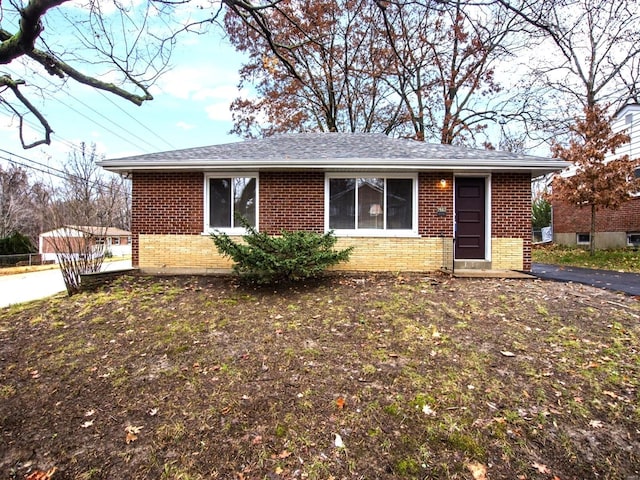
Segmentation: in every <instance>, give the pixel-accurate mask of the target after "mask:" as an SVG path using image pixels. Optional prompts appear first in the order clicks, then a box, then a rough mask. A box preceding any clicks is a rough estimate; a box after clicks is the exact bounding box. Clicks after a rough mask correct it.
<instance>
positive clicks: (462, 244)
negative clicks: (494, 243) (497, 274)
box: [455, 177, 485, 260]
mask: <svg viewBox="0 0 640 480" xmlns="http://www.w3.org/2000/svg"><path fill="white" fill-rule="evenodd" d="M455 184H456V198H455V202H456V258H457V259H468V260H472V259H484V258H485V179H484V178H475V177H456V179H455Z"/></svg>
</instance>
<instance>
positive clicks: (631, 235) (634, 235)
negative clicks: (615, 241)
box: [627, 232, 640, 247]
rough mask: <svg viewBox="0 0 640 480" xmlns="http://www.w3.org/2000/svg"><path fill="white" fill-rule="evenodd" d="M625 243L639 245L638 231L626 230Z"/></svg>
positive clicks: (639, 233)
mask: <svg viewBox="0 0 640 480" xmlns="http://www.w3.org/2000/svg"><path fill="white" fill-rule="evenodd" d="M627 245H628V246H630V247H638V246H640V232H628V233H627Z"/></svg>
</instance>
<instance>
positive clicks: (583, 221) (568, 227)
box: [553, 198, 640, 233]
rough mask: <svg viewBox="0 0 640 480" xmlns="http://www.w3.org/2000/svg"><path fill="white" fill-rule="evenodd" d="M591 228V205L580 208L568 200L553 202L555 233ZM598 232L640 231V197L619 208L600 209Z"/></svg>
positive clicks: (585, 230) (576, 231)
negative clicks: (567, 201)
mask: <svg viewBox="0 0 640 480" xmlns="http://www.w3.org/2000/svg"><path fill="white" fill-rule="evenodd" d="M590 230H591V207H589V206H586V207H583V208H579V207H577V206H575V205H570V204H568V203H566V202H558V201H554V202H553V231H554V232H555V233H578V232H582V233H586V232H589V231H590ZM596 232H640V198H633V199H631V200H629V201H628V202H625V203H624V204H623V205H622V207H621V208H620V209H619V210H615V211H614V210H610V209H607V208H605V209H601V210H598V211H597V213H596Z"/></svg>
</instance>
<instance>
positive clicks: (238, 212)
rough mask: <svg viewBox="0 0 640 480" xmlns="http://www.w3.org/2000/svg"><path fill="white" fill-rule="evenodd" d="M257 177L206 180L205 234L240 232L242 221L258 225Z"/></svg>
mask: <svg viewBox="0 0 640 480" xmlns="http://www.w3.org/2000/svg"><path fill="white" fill-rule="evenodd" d="M257 205H258V177H257V175H246V176H245V175H243V176H231V175H206V176H205V230H214V229H216V230H223V231H224V230H233V229H240V228H241V225H240V222H239V217H243V218H245V219H246V220H247V221H248V223H249V224H250V225H252V226H255V225H256V224H257V222H256V221H257Z"/></svg>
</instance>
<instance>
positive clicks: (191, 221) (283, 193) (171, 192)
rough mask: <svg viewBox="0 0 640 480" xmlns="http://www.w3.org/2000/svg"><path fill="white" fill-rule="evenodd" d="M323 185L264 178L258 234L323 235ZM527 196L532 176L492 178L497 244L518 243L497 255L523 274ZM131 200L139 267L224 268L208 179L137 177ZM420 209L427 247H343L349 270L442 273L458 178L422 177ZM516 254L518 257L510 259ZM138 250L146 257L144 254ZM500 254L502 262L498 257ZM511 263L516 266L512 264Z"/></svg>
mask: <svg viewBox="0 0 640 480" xmlns="http://www.w3.org/2000/svg"><path fill="white" fill-rule="evenodd" d="M324 178H325V177H324V174H323V173H322V172H265V173H262V174H260V180H259V199H260V206H259V208H260V229H261V230H262V231H266V232H268V233H279V232H280V230H282V229H287V230H308V231H315V232H319V233H321V232H323V231H324V185H325V180H324ZM441 179H444V180H446V185H445V186H442V185H441V183H440V180H441ZM530 192H531V190H530V177H529V175H528V174H494V175H493V177H492V208H493V213H492V237H493V238H494V239H496V238H504V239H515V240H516V241H515V242H511V241H509V242H507V243H504V244H503V245H502V244H501V245H502V247H501V248H500V249H499V252H500V255H501V258H502V257H504V258H509V259H510V258H511V256H512V255H513V254H515V255H520V256H521V257H522V267H521V268H524V269H525V270H528V269H530V266H531V221H530V211H531V193H530ZM132 196H133V200H132V201H133V218H132V228H131V230H132V240H133V245H132V254H133V255H132V256H133V265H134V266H138V265H141V266H143V267H144V266H146V265H152V266H154V267H162V266H163V265H170V266H173V267H176V268H178V267H180V266H182V267H184V268H187V267H189V266H194V267H196V266H202V267H206V268H218V267H220V266H222V265H223V263H221V262H220V260H217V259H216V260H213V259H212V256H215V247H214V246H213V242H211V240H210V239H209V238H208V237H206V236H202V235H201V234H202V231H203V226H204V176H203V173H201V172H200V173H198V172H195V173H194V172H174V173H161V172H158V173H154V172H148V173H135V174H134V177H133V189H132ZM418 204H419V209H418V229H419V234H420V236H421V237H423V239H425V240H428V241H423V242H420V241H419V240H420V239H394V238H377V239H375V238H369V239H363V238H357V239H356V238H353V239H350V240H346V239H345V240H341V243H343V244H350V242H351V243H354V244H356V245H358V250H359V253H358V254H356V256H355V257H354V262H352V264H351V267H352V268H354V269H375V268H378V267H377V266H378V265H387V268H391V269H404V270H412V269H413V270H416V269H417V270H422V269H424V270H429V269H433V268H440V266H442V263H443V260H442V258H443V255H444V253H443V250H442V248H440V247H439V245H444V243H443V239H450V238H451V237H452V236H453V176H452V175H451V174H450V173H449V174H442V173H437V172H435V173H421V174H420V175H419V186H418ZM439 208H441V209H443V211H444V215H438V209H439ZM141 239H143V240H141ZM520 239H522V242H519V240H520ZM141 242H144V245H141ZM376 245H377V247H375V246H376ZM520 245H521V246H520ZM503 247H504V248H503ZM512 247H513V248H515V250H514V252H515V253H513V252H511V253H509V252H508V251H507V250H508V249H509V248H512ZM141 248H142V249H144V250H145V251H144V254H142V253H141V251H140V250H141ZM194 248H196V249H200V253H197V254H195V253H193V252H191V250H192V249H194ZM376 248H377V250H376ZM495 252H496V254H497V253H498V250H495ZM361 255H364V257H362V256H361ZM365 257H367V258H365ZM414 257H416V258H414ZM417 257H420V258H422V260H419V259H418V258H417ZM432 257H433V258H432ZM356 259H357V260H356ZM385 259H387V260H385ZM414 260H415V263H414V266H409V263H407V262H409V261H412V262H413V261H414ZM385 261H386V262H387V263H385ZM506 263H508V264H514V262H513V261H512V260H511V259H510V260H508V261H506ZM516 263H518V262H516ZM224 265H228V263H224ZM518 265H520V263H518Z"/></svg>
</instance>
